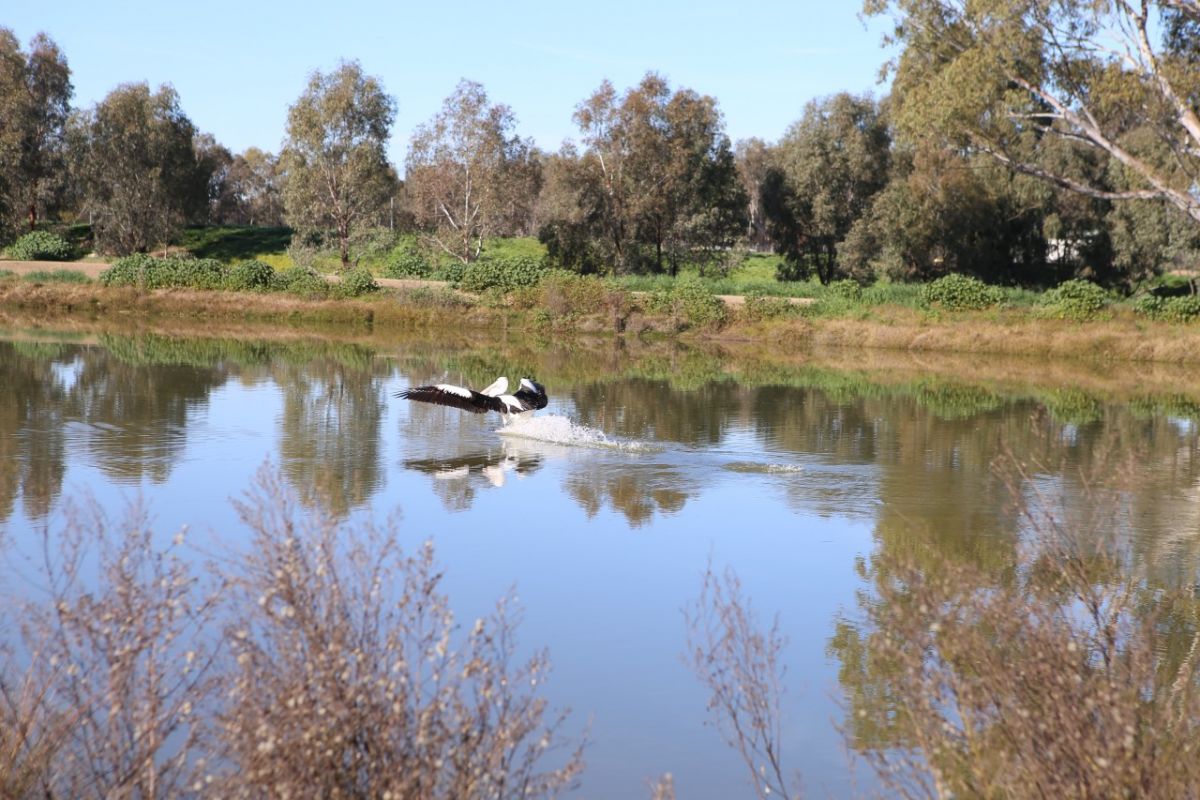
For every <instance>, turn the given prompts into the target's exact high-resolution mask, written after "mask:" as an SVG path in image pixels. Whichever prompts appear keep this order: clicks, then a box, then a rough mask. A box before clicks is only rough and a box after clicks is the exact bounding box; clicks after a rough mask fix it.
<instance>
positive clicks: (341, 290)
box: [330, 267, 379, 297]
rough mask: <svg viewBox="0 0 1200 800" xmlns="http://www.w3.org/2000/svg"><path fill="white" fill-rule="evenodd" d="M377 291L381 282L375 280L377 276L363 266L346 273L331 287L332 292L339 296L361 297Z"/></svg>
mask: <svg viewBox="0 0 1200 800" xmlns="http://www.w3.org/2000/svg"><path fill="white" fill-rule="evenodd" d="M377 291H379V284H378V283H376V282H375V276H374V275H372V274H371V272H370V270H366V269H363V268H361V267H359V268H356V269H352V270H350V271H349V272H347V273H345V274H344V275H342V279H341V280H340V281H338V282H337V283H336V284H334V285H333V286H332V287H330V292H331V293H332V294H333V295H335V296H337V297H361V296H363V295H364V294H370V293H371V292H377Z"/></svg>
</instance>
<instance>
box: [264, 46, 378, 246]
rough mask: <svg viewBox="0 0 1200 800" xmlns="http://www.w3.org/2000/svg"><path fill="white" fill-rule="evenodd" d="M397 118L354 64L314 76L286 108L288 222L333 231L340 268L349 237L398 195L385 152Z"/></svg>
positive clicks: (284, 162)
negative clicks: (395, 194) (290, 105)
mask: <svg viewBox="0 0 1200 800" xmlns="http://www.w3.org/2000/svg"><path fill="white" fill-rule="evenodd" d="M395 117H396V102H395V100H393V99H392V98H391V97H390V96H389V95H388V94H387V93H386V92H384V90H383V86H382V84H380V82H379V80H378V79H376V78H373V77H370V76H368V75H365V74H364V73H363V70H362V66H361V65H359V64H358V62H355V61H351V62H343V63H342V64H341V65H340V66H339V67H338V68H337V69H335V70H334V71H333V72H331V73H328V74H322V73H320V72H314V73H312V75H311V76H310V77H309V81H308V86H307V88H306V89H305V91H304V93H303V94H302V95H301V96H300V97H299V99H297V100H296V102H295V104H294V105H292V107H291V108H289V109H288V123H287V139H286V140H285V142H284V149H283V153H282V154H281V155H280V168H281V169H282V171H283V172H285V173H286V174H287V176H288V178H287V183H286V185H285V187H284V192H283V202H284V208H285V209H286V217H287V220H288V224H290V225H291V226H292V227H294V228H298V229H301V230H304V231H333V232H336V234H335V235H336V241H337V246H338V256H339V259H340V260H341V263H342V267H343V268H347V267H349V266H350V246H351V239H352V238H354V237H357V236H359V235H360V234H361V232H362V231H363V229H364V228H366V227H368V226H369V225H370V224H371V221H372V220H373V219H375V218H377V216H378V214H379V212H380V211H381V210H382V209H383V208H384V207H385V206H386V205H387V203H388V200H389V198H391V197H393V196H394V193H395V191H396V188H397V180H396V174H395V172H394V170H393V169H392V168H391V166H390V165H389V164H388V160H387V151H386V144H387V140H388V136H389V132H390V130H391V127H392V121H393V120H394V119H395ZM331 186H333V187H335V189H334V190H333V191H332V192H331V190H330V187H331Z"/></svg>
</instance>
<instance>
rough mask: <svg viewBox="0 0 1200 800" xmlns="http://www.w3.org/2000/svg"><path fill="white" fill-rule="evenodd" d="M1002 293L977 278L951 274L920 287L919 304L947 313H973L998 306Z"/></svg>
mask: <svg viewBox="0 0 1200 800" xmlns="http://www.w3.org/2000/svg"><path fill="white" fill-rule="evenodd" d="M1003 299H1004V295H1003V293H1001V291H1000V290H999V289H998V288H996V287H995V286H989V285H988V284H986V283H984V282H983V281H981V280H979V279H978V278H972V277H970V276H969V275H959V274H958V273H951V274H949V275H943V276H942V277H940V278H938V279H937V280H935V281H933V282H932V283H927V284H925V285H924V286H923V287H921V302H922V303H923V304H924V305H926V306H938V307H940V308H944V309H946V310H947V311H974V310H978V309H981V308H989V307H991V306H995V305H999V304H1000V302H1001V301H1002V300H1003Z"/></svg>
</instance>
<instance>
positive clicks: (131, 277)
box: [100, 253, 225, 289]
mask: <svg viewBox="0 0 1200 800" xmlns="http://www.w3.org/2000/svg"><path fill="white" fill-rule="evenodd" d="M100 282H101V283H102V284H104V285H105V286H137V287H139V288H141V289H166V288H179V289H184V288H187V289H220V288H222V287H223V286H224V285H225V268H224V267H223V266H222V264H221V262H219V261H216V260H215V259H211V258H155V257H153V256H148V255H145V254H144V253H137V254H135V255H132V256H126V257H125V258H121V259H118V260H117V261H116V262H114V263H113V265H112V266H111V267H109V268H108V269H107V270H105V271H104V272H103V273H101V275H100Z"/></svg>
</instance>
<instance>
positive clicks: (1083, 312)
mask: <svg viewBox="0 0 1200 800" xmlns="http://www.w3.org/2000/svg"><path fill="white" fill-rule="evenodd" d="M1108 302H1109V296H1108V292H1106V291H1105V290H1104V289H1103V288H1101V287H1099V286H1097V285H1096V284H1094V283H1092V282H1091V281H1084V280H1078V279H1072V280H1069V281H1063V282H1062V283H1060V284H1059V285H1058V286H1056V287H1054V288H1053V289H1051V290H1050V291H1048V292H1046V294H1045V295H1043V297H1042V305H1043V307H1044V308H1045V310H1046V312H1047V313H1049V314H1051V315H1052V316H1055V317H1058V318H1059V319H1070V320H1075V321H1076V322H1084V321H1086V320H1089V319H1092V318H1093V317H1095V316H1096V315H1097V314H1099V313H1100V312H1101V311H1103V310H1104V309H1105V307H1106V306H1108Z"/></svg>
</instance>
